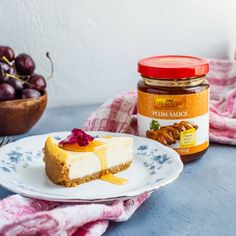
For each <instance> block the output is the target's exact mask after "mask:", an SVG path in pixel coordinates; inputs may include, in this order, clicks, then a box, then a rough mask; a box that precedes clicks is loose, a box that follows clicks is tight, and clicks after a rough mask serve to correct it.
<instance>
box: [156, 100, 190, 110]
mask: <svg viewBox="0 0 236 236" xmlns="http://www.w3.org/2000/svg"><path fill="white" fill-rule="evenodd" d="M185 107H186V97H181V98H160V97H157V98H156V99H155V101H154V106H153V108H154V109H184V108H185Z"/></svg>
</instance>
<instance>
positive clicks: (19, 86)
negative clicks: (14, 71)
mask: <svg viewBox="0 0 236 236" xmlns="http://www.w3.org/2000/svg"><path fill="white" fill-rule="evenodd" d="M7 83H8V84H10V85H11V86H12V87H13V88H14V89H15V90H16V91H20V90H22V89H23V88H24V84H23V82H22V81H21V80H19V79H14V78H9V79H8V81H7Z"/></svg>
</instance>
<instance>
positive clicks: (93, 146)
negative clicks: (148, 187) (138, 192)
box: [44, 136, 133, 187]
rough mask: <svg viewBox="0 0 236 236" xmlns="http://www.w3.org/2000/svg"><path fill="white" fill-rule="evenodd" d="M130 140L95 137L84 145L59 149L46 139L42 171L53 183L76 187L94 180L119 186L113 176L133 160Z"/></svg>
mask: <svg viewBox="0 0 236 236" xmlns="http://www.w3.org/2000/svg"><path fill="white" fill-rule="evenodd" d="M132 146H133V138H130V137H110V136H108V137H104V138H95V139H93V140H92V141H91V142H89V143H88V144H87V145H83V146H80V145H78V144H77V143H76V144H69V145H65V146H64V147H61V146H60V144H58V141H57V140H55V139H54V138H53V137H48V138H47V140H46V143H45V147H44V162H45V171H46V175H47V176H48V178H49V179H50V180H51V181H52V182H53V183H55V184H60V185H65V186H67V187H71V186H76V185H79V184H82V183H85V182H89V181H92V180H95V179H99V178H101V179H103V180H106V181H109V182H112V183H116V184H122V183H124V182H125V181H124V180H123V181H122V179H120V178H118V177H115V176H113V174H115V173H117V172H120V171H123V170H125V169H127V168H128V167H129V166H130V165H131V163H132V159H133V149H132Z"/></svg>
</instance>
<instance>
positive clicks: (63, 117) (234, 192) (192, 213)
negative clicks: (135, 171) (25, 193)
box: [0, 105, 236, 236]
mask: <svg viewBox="0 0 236 236" xmlns="http://www.w3.org/2000/svg"><path fill="white" fill-rule="evenodd" d="M97 106H98V105H86V106H73V107H62V108H52V109H47V111H46V112H45V114H44V115H43V117H42V118H41V120H40V121H39V122H38V123H37V124H36V125H35V127H34V128H33V129H32V130H31V131H30V132H29V133H27V134H24V135H20V136H17V137H15V138H16V139H18V138H21V137H25V136H29V135H36V134H44V133H50V132H54V131H66V130H71V129H72V128H73V127H82V126H83V123H84V121H85V120H86V118H87V117H88V115H89V113H90V112H92V111H93V110H94V109H95V108H96V107H97ZM10 194H13V193H11V192H9V191H7V190H5V189H3V188H1V187H0V198H4V197H6V196H8V195H10ZM104 235H105V236H109V235H125V236H128V235H161V236H162V235H163V236H164V235H181V236H184V235H197V236H200V235H210V236H211V235H221V236H222V235H236V147H234V146H226V145H220V144H211V145H210V148H209V150H208V151H207V153H206V154H205V155H204V157H203V158H202V159H200V160H198V161H196V162H193V163H190V164H187V165H185V167H184V171H183V173H182V174H181V176H180V177H179V178H178V179H177V180H176V181H175V182H174V183H172V184H170V185H168V186H165V187H163V188H161V189H159V190H157V191H155V192H154V193H153V194H152V195H151V197H150V198H149V199H148V200H147V201H146V202H144V203H143V205H142V206H141V207H140V208H139V209H138V210H137V211H136V212H135V213H134V215H133V216H132V217H131V218H130V219H129V220H128V221H126V222H120V223H115V222H112V223H110V226H109V228H108V230H107V231H106V233H105V234H104Z"/></svg>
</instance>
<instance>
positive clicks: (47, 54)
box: [46, 52, 54, 80]
mask: <svg viewBox="0 0 236 236" xmlns="http://www.w3.org/2000/svg"><path fill="white" fill-rule="evenodd" d="M46 57H47V58H48V60H49V61H50V64H51V74H50V75H49V76H48V78H47V80H50V79H52V77H53V73H54V66H53V62H52V59H51V57H50V55H49V52H47V53H46Z"/></svg>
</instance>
